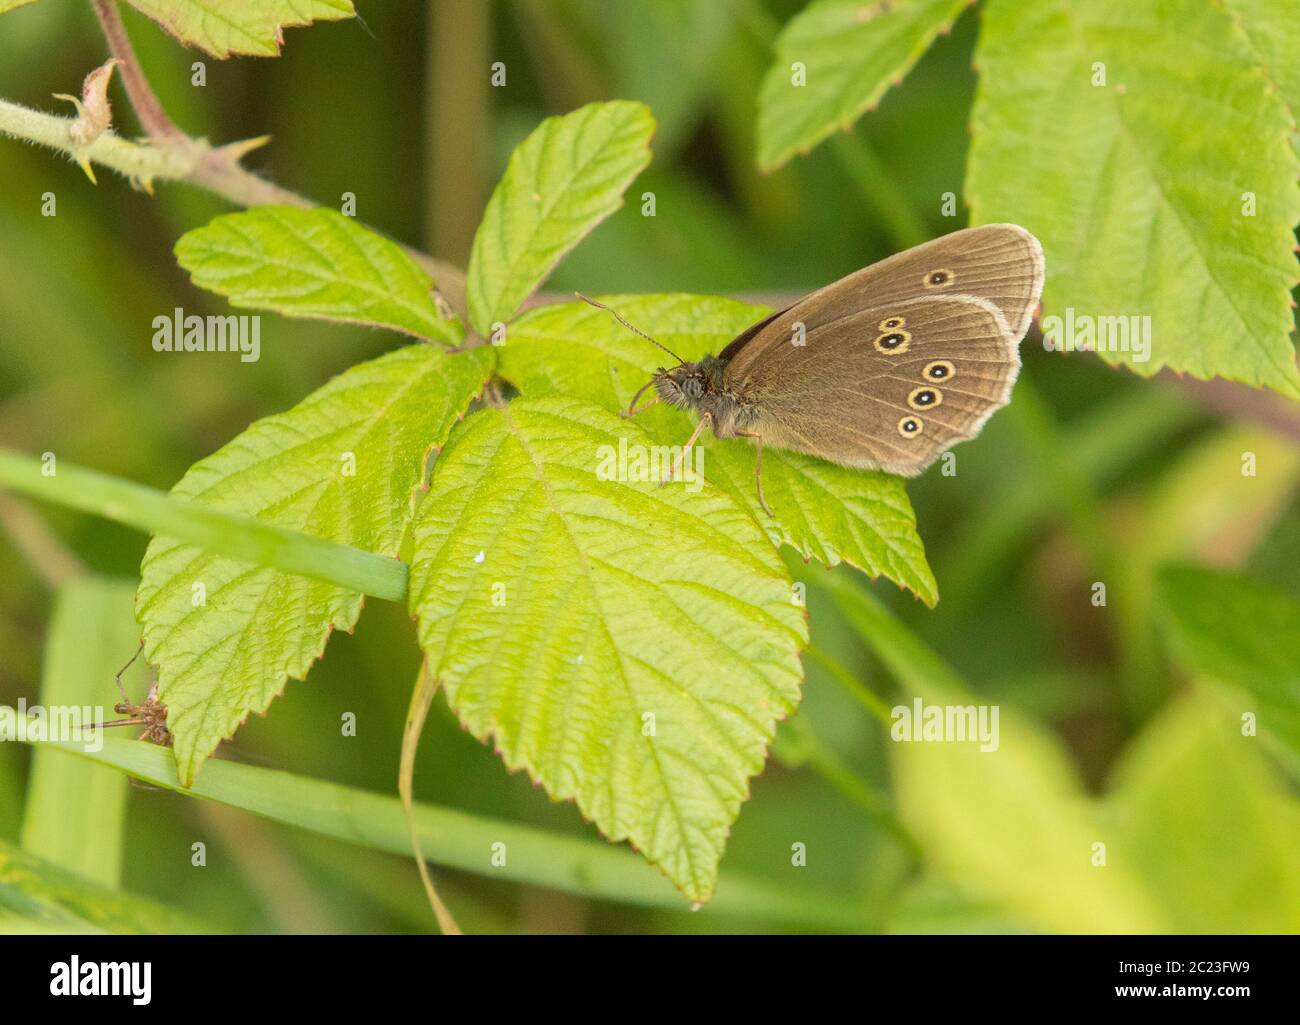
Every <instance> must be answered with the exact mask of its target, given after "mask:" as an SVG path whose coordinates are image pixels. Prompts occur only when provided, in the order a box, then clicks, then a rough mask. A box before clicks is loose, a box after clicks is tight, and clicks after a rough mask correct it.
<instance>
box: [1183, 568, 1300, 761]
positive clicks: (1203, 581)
mask: <svg viewBox="0 0 1300 1025" xmlns="http://www.w3.org/2000/svg"><path fill="white" fill-rule="evenodd" d="M1157 581H1158V582H1157V601H1158V606H1159V609H1160V612H1161V618H1162V620H1163V622H1164V625H1165V629H1166V631H1167V633H1168V635H1169V639H1170V641H1171V643H1172V646H1173V650H1174V653H1175V655H1176V656H1177V657H1178V660H1179V661H1180V662H1182V663H1183V665H1184V666H1185V667H1186V668H1187V669H1188V671H1189V672H1191V673H1193V674H1195V675H1197V676H1201V677H1204V678H1206V679H1210V680H1217V681H1218V682H1220V683H1225V684H1229V685H1230V686H1233V687H1238V688H1241V689H1242V690H1244V691H1246V692H1247V693H1249V694H1250V696H1251V698H1252V699H1254V701H1255V702H1256V703H1257V705H1258V707H1257V708H1255V709H1251V711H1255V712H1256V714H1257V717H1258V721H1259V725H1260V727H1261V728H1263V729H1264V730H1267V731H1269V732H1270V733H1273V734H1274V735H1276V736H1277V737H1278V738H1279V739H1281V740H1283V741H1285V742H1286V743H1287V744H1288V745H1289V746H1290V748H1291V750H1292V751H1294V752H1295V753H1296V754H1300V601H1297V600H1296V599H1295V597H1293V596H1292V595H1289V594H1286V593H1285V592H1283V591H1279V590H1277V589H1276V588H1273V587H1270V586H1269V585H1267V584H1263V583H1260V582H1258V581H1255V580H1251V579H1249V578H1248V577H1243V576H1240V575H1239V574H1236V573H1230V572H1224V571H1220V570H1212V569H1205V568H1203V567H1198V566H1168V567H1165V568H1164V569H1162V570H1161V571H1160V574H1159V576H1158V578H1157Z"/></svg>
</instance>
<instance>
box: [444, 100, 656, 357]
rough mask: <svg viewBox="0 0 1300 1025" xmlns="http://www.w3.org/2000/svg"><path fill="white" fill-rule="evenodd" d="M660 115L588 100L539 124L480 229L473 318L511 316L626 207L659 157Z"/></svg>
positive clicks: (484, 331) (480, 326) (485, 324)
mask: <svg viewBox="0 0 1300 1025" xmlns="http://www.w3.org/2000/svg"><path fill="white" fill-rule="evenodd" d="M654 129H655V122H654V118H653V117H651V116H650V110H649V108H647V107H646V106H645V105H644V104H641V103H631V102H628V101H626V100H615V101H612V102H609V103H589V104H587V106H585V107H581V108H579V109H578V110H575V111H574V112H573V113H572V114H565V115H564V116H562V117H549V118H547V119H546V120H545V121H543V122H542V123H541V124H540V125H538V126H537V128H536V130H535V131H534V132H533V133H532V134H531V135H530V136H528V138H527V139H525V140H524V141H523V142H522V143H520V145H519V146H518V148H517V149H516V150H515V151H514V153H513V154H512V155H511V157H510V164H509V166H508V167H507V168H506V173H505V176H504V177H503V178H502V179H501V181H500V183H499V184H498V185H497V187H496V189H495V191H493V193H492V198H491V199H490V200H489V201H488V205H487V210H486V211H485V212H484V214H483V222H482V223H481V224H480V225H479V228H478V233H477V234H476V235H475V236H474V248H473V250H472V251H471V253H470V257H469V278H468V283H467V289H468V299H469V319H470V323H471V324H472V325H473V326H474V330H475V331H477V332H478V333H479V334H480V335H482V336H483V337H484V338H486V337H488V336H489V335H490V334H491V333H492V325H493V324H496V323H505V322H507V321H509V320H510V318H511V317H513V316H514V314H515V311H516V310H518V309H519V305H520V304H521V303H522V302H523V301H524V300H525V299H526V298H528V296H529V295H530V294H532V292H533V291H534V290H535V289H536V288H537V287H538V286H539V285H540V284H541V283H542V282H543V281H544V280H546V277H547V275H548V274H550V273H551V271H552V270H553V269H554V268H555V265H556V264H558V263H559V262H560V260H561V259H562V258H563V257H564V254H565V253H567V252H568V251H569V250H570V249H572V248H573V247H574V246H576V245H577V244H578V243H579V242H581V241H582V239H583V238H584V237H585V236H586V235H587V233H588V232H590V231H591V230H592V229H593V228H594V227H595V226H596V225H597V224H599V223H600V222H601V221H603V220H604V219H605V218H606V217H608V216H609V215H610V214H612V213H613V212H614V211H615V210H617V209H618V208H619V207H621V206H622V205H623V192H624V190H626V189H627V187H628V185H630V184H631V183H632V179H634V178H635V177H636V176H637V175H638V174H640V173H641V171H642V170H643V169H644V168H645V166H646V165H647V164H648V163H650V137H651V136H652V135H653V134H654Z"/></svg>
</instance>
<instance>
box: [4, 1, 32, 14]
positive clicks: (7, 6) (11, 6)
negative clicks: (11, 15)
mask: <svg viewBox="0 0 1300 1025" xmlns="http://www.w3.org/2000/svg"><path fill="white" fill-rule="evenodd" d="M35 2H36V0H0V14H5V13H7V12H8V11H13V10H17V9H18V8H19V7H26V6H27V5H28V4H34V3H35Z"/></svg>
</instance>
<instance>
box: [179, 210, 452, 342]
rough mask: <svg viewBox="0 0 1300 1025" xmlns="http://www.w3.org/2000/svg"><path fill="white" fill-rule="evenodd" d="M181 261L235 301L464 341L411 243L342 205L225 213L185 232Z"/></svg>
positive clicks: (211, 288) (198, 277)
mask: <svg viewBox="0 0 1300 1025" xmlns="http://www.w3.org/2000/svg"><path fill="white" fill-rule="evenodd" d="M176 259H177V260H178V261H179V262H180V265H181V266H182V267H184V268H185V269H186V270H188V271H189V272H190V276H191V277H192V278H193V279H194V283H195V284H196V285H198V286H199V287H200V288H206V289H208V290H209V291H211V292H216V293H218V294H220V295H224V296H227V297H228V298H229V299H230V303H231V305H232V306H244V307H252V308H255V309H264V310H275V311H276V312H277V313H281V314H283V315H284V316H286V317H303V318H309V319H314V320H337V321H343V322H345V323H352V324H367V325H370V326H372V327H387V328H392V329H393V330H395V331H402V332H405V333H406V334H408V335H413V336H415V337H416V338H427V339H429V340H431V341H435V342H442V343H443V344H446V345H459V344H460V342H461V340H462V339H463V337H464V328H463V327H462V326H461V324H460V322H459V320H457V319H456V317H455V315H454V314H453V313H451V311H450V310H449V309H446V310H444V311H442V312H440V311H439V308H438V306H437V304H436V303H435V301H434V299H433V288H434V283H433V281H432V279H431V278H430V277H429V275H428V274H426V273H425V272H424V270H423V269H422V268H421V267H420V266H419V265H418V264H417V263H416V262H415V261H414V260H412V259H411V258H410V257H409V256H407V255H406V253H404V252H403V251H402V247H401V246H399V245H397V243H395V242H392V241H390V240H389V239H386V238H384V237H383V236H382V235H379V234H376V233H375V232H373V231H370V230H369V229H368V228H363V227H361V226H360V225H359V224H357V223H356V221H354V220H352V218H350V217H344V216H343V215H342V214H340V213H338V212H337V211H334V210H325V209H321V208H315V209H311V210H300V209H298V208H297V207H286V206H263V207H258V208H257V209H255V210H245V211H241V212H240V213H233V214H222V215H221V216H220V217H216V218H213V219H212V220H211V221H209V222H208V223H207V224H205V225H204V226H203V227H201V228H195V229H194V230H193V231H187V232H186V233H185V234H184V235H182V236H181V237H180V239H179V241H177V243H176Z"/></svg>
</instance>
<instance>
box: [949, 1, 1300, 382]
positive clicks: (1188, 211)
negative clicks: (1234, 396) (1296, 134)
mask: <svg viewBox="0 0 1300 1025" xmlns="http://www.w3.org/2000/svg"><path fill="white" fill-rule="evenodd" d="M1171 26H1177V30H1176V31H1175V30H1173V29H1171ZM976 65H977V67H978V68H979V71H980V79H979V89H978V93H977V96H976V102H975V109H974V112H973V114H972V131H973V135H974V143H973V145H972V149H971V156H970V171H969V176H968V183H967V194H968V198H969V201H970V204H971V208H972V220H973V222H975V223H987V222H992V221H1001V220H1013V221H1016V222H1017V223H1019V224H1023V225H1024V226H1025V227H1027V228H1028V229H1029V230H1030V231H1032V232H1034V233H1035V234H1036V235H1037V236H1038V237H1039V239H1041V240H1042V242H1043V247H1044V249H1045V251H1046V255H1047V273H1048V280H1047V287H1046V291H1045V292H1044V297H1043V308H1044V310H1045V312H1046V313H1047V314H1049V316H1050V315H1056V316H1061V317H1064V316H1065V315H1066V311H1067V309H1069V310H1073V312H1074V314H1075V315H1076V316H1077V315H1086V316H1089V317H1142V316H1149V317H1150V318H1151V320H1150V338H1151V341H1150V352H1149V356H1150V358H1149V360H1147V361H1145V362H1138V360H1137V358H1135V357H1140V355H1141V354H1140V351H1134V349H1133V346H1132V345H1131V344H1130V346H1129V351H1128V352H1124V351H1114V349H1115V348H1117V347H1116V346H1112V347H1111V348H1112V351H1103V352H1101V353H1100V355H1101V356H1102V358H1104V359H1106V360H1107V361H1108V362H1111V363H1116V364H1123V365H1125V366H1128V367H1129V368H1130V369H1132V370H1134V371H1135V372H1137V373H1139V374H1142V375H1144V376H1150V375H1152V374H1154V373H1155V372H1156V371H1158V370H1159V369H1160V368H1162V367H1169V368H1171V369H1173V370H1176V371H1179V372H1183V373H1187V374H1191V375H1192V376H1193V377H1198V378H1209V377H1213V376H1219V377H1226V378H1229V379H1231V380H1235V381H1241V382H1244V383H1246V384H1249V385H1252V386H1255V387H1269V388H1273V389H1275V390H1277V391H1279V392H1281V393H1282V394H1284V395H1288V396H1291V397H1293V398H1296V397H1300V373H1298V372H1297V370H1296V362H1295V349H1294V346H1293V345H1292V343H1291V340H1290V337H1289V336H1290V332H1291V330H1292V328H1293V326H1294V318H1293V313H1292V310H1291V289H1292V288H1293V287H1294V286H1295V284H1296V281H1297V264H1296V257H1295V253H1294V248H1295V235H1294V233H1293V230H1292V229H1293V226H1294V225H1295V224H1296V222H1297V221H1300V189H1298V188H1297V184H1296V179H1297V177H1298V176H1300V159H1298V158H1297V155H1296V153H1295V151H1294V150H1293V149H1292V147H1291V146H1290V145H1289V143H1288V133H1289V131H1290V128H1291V117H1290V114H1289V112H1288V110H1287V109H1286V106H1285V105H1284V103H1283V102H1282V100H1281V99H1280V98H1279V96H1278V94H1277V92H1276V90H1271V89H1269V88H1267V87H1266V79H1265V77H1264V73H1263V72H1262V71H1261V70H1260V67H1259V66H1258V63H1257V61H1256V59H1255V57H1254V56H1253V54H1252V52H1251V49H1250V46H1249V44H1248V43H1247V40H1246V38H1245V35H1244V34H1243V32H1242V30H1241V28H1240V27H1239V26H1238V25H1237V24H1235V23H1234V21H1233V19H1232V17H1231V16H1230V15H1229V14H1228V13H1227V12H1225V11H1224V10H1223V9H1222V8H1221V7H1218V6H1216V5H1213V4H1209V5H1207V4H1204V3H1201V2H1200V0H1171V2H1170V3H1167V4H1163V5H1158V6H1157V5H1151V4H1136V3H1131V2H1129V0H1093V2H1091V3H1087V4H1073V3H1066V2H1065V0H1044V2H1042V3H1035V4H1023V3H1020V2H1016V0H989V2H988V3H987V4H986V5H985V7H984V28H983V32H982V33H981V36H980V42H979V47H978V49H977V51H976ZM1103 65H1104V73H1105V82H1106V84H1105V85H1093V84H1092V83H1093V81H1097V80H1099V78H1097V77H1096V76H1099V75H1100V74H1101V72H1102V66H1103ZM1243 168H1246V169H1248V170H1246V171H1243V170H1242V169H1243ZM1246 193H1250V194H1252V195H1253V196H1254V200H1255V202H1256V204H1257V206H1256V211H1255V215H1254V216H1247V215H1246V214H1245V213H1244V212H1243V203H1245V202H1246V201H1247V197H1246V196H1245V194H1246ZM1139 323H1140V322H1139ZM1098 347H1099V348H1100V346H1098Z"/></svg>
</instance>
